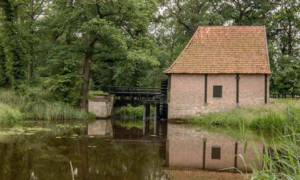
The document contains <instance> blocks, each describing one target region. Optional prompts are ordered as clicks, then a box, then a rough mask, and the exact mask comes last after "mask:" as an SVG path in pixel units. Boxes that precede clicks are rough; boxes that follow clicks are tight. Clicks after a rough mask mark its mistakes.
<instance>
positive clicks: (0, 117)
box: [0, 103, 24, 125]
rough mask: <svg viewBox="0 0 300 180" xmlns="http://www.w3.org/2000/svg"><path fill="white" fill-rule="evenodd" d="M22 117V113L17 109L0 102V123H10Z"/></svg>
mask: <svg viewBox="0 0 300 180" xmlns="http://www.w3.org/2000/svg"><path fill="white" fill-rule="evenodd" d="M23 119H24V114H22V113H21V112H20V111H19V110H18V109H15V108H12V107H11V106H8V105H6V104H3V103H0V124H9V125H11V124H14V123H16V122H19V121H21V120H23Z"/></svg>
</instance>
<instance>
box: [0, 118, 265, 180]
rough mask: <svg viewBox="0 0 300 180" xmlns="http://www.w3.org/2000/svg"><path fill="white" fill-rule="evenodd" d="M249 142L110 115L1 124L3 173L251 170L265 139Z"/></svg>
mask: <svg viewBox="0 0 300 180" xmlns="http://www.w3.org/2000/svg"><path fill="white" fill-rule="evenodd" d="M155 134H156V135H155ZM254 147H255V148H254ZM246 148H247V151H246V152H245V146H244V143H243V142H242V141H239V140H237V139H236V138H234V137H233V136H231V135H229V134H226V132H221V133H220V132H213V131H209V130H205V129H204V128H196V127H193V126H191V125H187V124H174V123H167V122H159V123H158V124H157V132H156V133H154V132H153V125H152V126H151V125H150V126H149V128H148V129H147V131H146V133H145V134H143V130H142V128H138V127H128V126H126V124H125V125H124V124H122V123H119V121H118V120H110V119H108V120H97V121H92V122H83V121H71V122H47V121H46V122H45V121H44V122H36V121H28V122H24V123H23V124H21V125H16V126H13V127H2V128H1V131H0V156H1V158H0V179H1V180H25V179H26V180H28V179H30V180H46V179H47V180H48V179H55V180H65V179H70V180H72V179H78V180H93V179H97V180H99V179H109V180H110V179H111V180H118V179H130V180H143V179H145V180H150V179H159V180H164V179H170V176H169V175H168V171H169V170H190V169H194V170H209V171H211V170H213V171H220V170H222V171H223V170H224V169H226V170H227V171H236V170H234V169H233V167H235V168H237V169H239V170H240V171H243V172H246V171H248V172H250V171H251V166H256V167H261V166H262V165H263V164H262V163H261V162H260V161H258V160H257V158H256V153H259V154H262V153H263V145H262V143H260V142H259V141H253V142H252V143H249V145H248V146H247V147H246ZM240 155H241V156H240ZM242 157H243V158H242ZM243 159H244V160H243ZM245 165H246V166H247V167H246V166H245ZM227 168H229V169H227Z"/></svg>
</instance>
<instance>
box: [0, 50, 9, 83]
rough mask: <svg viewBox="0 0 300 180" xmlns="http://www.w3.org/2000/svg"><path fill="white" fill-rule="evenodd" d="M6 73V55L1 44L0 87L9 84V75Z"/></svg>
mask: <svg viewBox="0 0 300 180" xmlns="http://www.w3.org/2000/svg"><path fill="white" fill-rule="evenodd" d="M6 73H7V72H6V57H5V54H4V49H3V46H2V45H1V44H0V87H4V86H7V85H8V77H7V74H6Z"/></svg>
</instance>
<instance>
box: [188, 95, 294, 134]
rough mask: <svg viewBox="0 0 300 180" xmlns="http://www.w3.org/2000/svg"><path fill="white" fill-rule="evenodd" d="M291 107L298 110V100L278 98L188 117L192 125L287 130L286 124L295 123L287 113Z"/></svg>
mask: <svg viewBox="0 0 300 180" xmlns="http://www.w3.org/2000/svg"><path fill="white" fill-rule="evenodd" d="M290 107H293V108H294V109H296V110H300V101H298V100H278V101H276V102H272V103H270V104H267V105H261V106H256V107H248V108H246V107H242V108H237V109H233V110H230V111H224V112H220V113H210V114H205V115H202V116H199V117H193V118H190V119H189V121H190V122H191V123H192V124H194V125H201V126H202V125H213V126H230V127H239V126H240V124H241V123H244V124H245V126H246V127H247V128H248V127H249V128H251V129H252V130H256V131H288V128H287V125H290V124H293V125H294V126H299V124H297V123H295V122H294V120H293V119H292V118H290V117H291V116H290V115H289V109H290Z"/></svg>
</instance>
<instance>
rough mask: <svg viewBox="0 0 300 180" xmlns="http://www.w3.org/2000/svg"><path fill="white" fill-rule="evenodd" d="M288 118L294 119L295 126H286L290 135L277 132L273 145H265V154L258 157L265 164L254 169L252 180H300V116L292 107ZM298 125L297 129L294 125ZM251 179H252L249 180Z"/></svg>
mask: <svg viewBox="0 0 300 180" xmlns="http://www.w3.org/2000/svg"><path fill="white" fill-rule="evenodd" d="M288 116H290V118H289V119H290V120H291V119H293V122H294V124H293V125H286V126H287V127H286V128H287V129H289V132H290V133H289V134H283V133H281V132H277V134H276V136H273V140H272V142H271V143H268V144H266V145H265V153H264V154H263V155H262V154H258V153H256V155H257V157H258V158H259V159H261V160H262V161H263V163H264V165H263V168H262V169H260V168H257V167H252V169H253V173H252V177H251V180H254V179H259V180H265V179H272V180H277V179H278V180H279V179H280V180H296V179H300V146H299V142H300V133H298V132H299V130H300V129H299V124H300V114H299V110H298V109H296V108H293V107H291V108H290V111H289V114H288ZM295 124H297V126H296V127H295V126H294V125H295ZM249 179H250V178H249Z"/></svg>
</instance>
